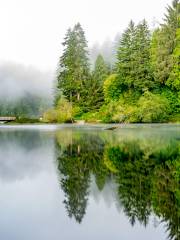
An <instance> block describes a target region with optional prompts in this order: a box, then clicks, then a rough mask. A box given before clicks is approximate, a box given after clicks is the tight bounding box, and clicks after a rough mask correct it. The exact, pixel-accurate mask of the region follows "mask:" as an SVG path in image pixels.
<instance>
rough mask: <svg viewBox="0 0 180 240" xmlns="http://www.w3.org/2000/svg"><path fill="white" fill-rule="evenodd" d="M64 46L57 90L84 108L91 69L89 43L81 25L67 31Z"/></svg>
mask: <svg viewBox="0 0 180 240" xmlns="http://www.w3.org/2000/svg"><path fill="white" fill-rule="evenodd" d="M63 46H64V51H63V54H62V56H61V58H60V62H59V72H58V77H57V79H58V84H57V88H58V90H59V91H61V92H62V94H63V96H65V97H66V98H67V99H68V100H69V101H70V102H72V103H74V104H75V105H78V106H80V107H82V108H83V103H84V101H85V100H86V96H87V88H86V85H87V82H88V81H89V75H90V67H89V59H88V50H87V41H86V38H85V34H84V31H83V29H82V27H81V25H80V24H79V23H78V24H76V25H75V26H74V28H73V29H72V30H71V29H69V30H68V31H67V34H66V37H65V40H64V43H63Z"/></svg>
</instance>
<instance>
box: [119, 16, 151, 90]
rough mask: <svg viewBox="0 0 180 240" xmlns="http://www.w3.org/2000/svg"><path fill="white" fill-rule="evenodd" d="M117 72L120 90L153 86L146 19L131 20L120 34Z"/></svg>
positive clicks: (143, 88)
mask: <svg viewBox="0 0 180 240" xmlns="http://www.w3.org/2000/svg"><path fill="white" fill-rule="evenodd" d="M117 61H118V62H117V72H118V75H119V80H120V82H121V83H122V84H121V85H122V90H127V89H128V90H129V89H134V90H136V91H140V92H143V91H144V90H145V89H147V88H148V89H151V88H152V87H153V79H152V74H151V67H150V32H149V29H148V26H147V23H146V21H145V20H144V21H142V22H141V23H140V24H138V25H137V26H135V25H134V23H133V22H132V21H131V22H130V24H129V26H128V28H127V30H126V31H125V32H124V34H123V35H122V38H121V40H120V45H119V49H118V53H117Z"/></svg>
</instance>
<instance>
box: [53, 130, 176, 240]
mask: <svg viewBox="0 0 180 240" xmlns="http://www.w3.org/2000/svg"><path fill="white" fill-rule="evenodd" d="M68 136H69V140H68V141H67V138H66V140H65V143H64V144H63V137H62V136H61V137H62V138H61V139H57V141H56V145H57V160H58V170H59V173H60V176H61V179H60V182H61V187H62V189H63V190H64V192H65V201H64V203H65V205H66V209H67V211H68V215H69V216H70V217H74V218H75V219H76V221H77V222H79V223H80V222H81V221H82V219H83V217H84V215H85V212H86V207H87V201H88V195H89V185H90V176H91V175H92V174H93V175H94V176H95V181H96V185H97V187H98V189H99V190H102V189H103V188H104V185H105V184H106V182H107V180H108V179H111V178H110V176H111V177H112V178H114V179H115V181H116V183H117V185H118V189H117V192H118V197H119V201H120V204H121V205H122V206H123V209H124V212H125V214H126V215H127V216H128V218H129V220H130V222H131V224H132V225H134V224H135V222H136V221H139V222H140V223H141V224H143V225H144V226H146V225H147V224H148V220H149V216H150V215H151V213H152V212H154V213H155V214H156V215H157V216H159V217H160V218H161V219H162V221H164V222H166V225H167V231H168V233H170V235H169V238H170V239H175V240H177V239H178V240H179V238H180V236H179V234H180V232H179V231H180V228H179V226H180V224H179V223H180V189H179V184H180V178H179V176H180V162H179V159H180V153H179V146H178V144H177V143H176V144H174V143H172V144H169V145H164V146H159V149H158V148H155V149H154V148H153V147H150V146H149V143H148V142H147V144H145V143H144V142H143V143H142V142H141V141H132V140H131V141H121V142H120V141H119V142H118V144H114V145H108V144H107V141H104V140H103V138H101V135H96V134H90V133H86V134H85V133H81V134H75V133H72V132H71V134H69V135H68Z"/></svg>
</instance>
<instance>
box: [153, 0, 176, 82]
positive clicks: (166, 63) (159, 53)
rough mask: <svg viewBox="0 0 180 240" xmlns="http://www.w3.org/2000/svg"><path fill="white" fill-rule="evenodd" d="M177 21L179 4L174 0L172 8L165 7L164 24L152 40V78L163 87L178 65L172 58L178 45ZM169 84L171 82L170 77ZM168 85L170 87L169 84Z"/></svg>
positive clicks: (174, 58)
mask: <svg viewBox="0 0 180 240" xmlns="http://www.w3.org/2000/svg"><path fill="white" fill-rule="evenodd" d="M179 19H180V3H179V0H174V1H173V2H172V6H168V7H167V14H166V15H165V19H164V24H162V25H161V27H160V29H159V30H157V31H156V32H155V34H154V36H153V40H152V42H153V51H152V55H153V56H152V59H153V67H154V77H155V79H156V81H157V82H159V83H161V84H163V85H165V84H166V82H167V80H168V78H169V77H170V75H171V72H172V71H176V70H175V69H174V64H178V62H177V58H176V57H174V56H173V53H174V54H175V55H176V53H175V52H176V51H175V49H176V47H177V46H178V44H179V43H178V42H179V41H178V40H177V35H178V29H179V27H180V26H179V25H180V23H179V21H180V20H179ZM154 38H155V39H154ZM173 69H174V70H173ZM174 76H176V74H175V75H174ZM175 78H176V77H175ZM170 82H172V75H171V80H170ZM168 84H169V85H171V84H170V83H168Z"/></svg>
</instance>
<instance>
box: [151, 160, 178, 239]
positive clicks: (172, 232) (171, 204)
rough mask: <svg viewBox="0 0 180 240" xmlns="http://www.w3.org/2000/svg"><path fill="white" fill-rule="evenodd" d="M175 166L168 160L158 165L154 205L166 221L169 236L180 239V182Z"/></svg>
mask: <svg viewBox="0 0 180 240" xmlns="http://www.w3.org/2000/svg"><path fill="white" fill-rule="evenodd" d="M174 172H175V166H174V164H173V163H172V162H170V161H168V162H166V163H165V164H163V165H160V166H158V167H156V169H155V172H154V178H153V190H154V191H153V196H152V197H153V207H154V211H155V213H156V215H158V216H160V217H161V218H162V219H163V220H162V221H163V222H165V223H166V227H167V231H168V232H169V238H170V239H175V240H179V239H180V195H178V194H177V193H178V189H179V186H180V182H178V181H177V180H176V179H175V177H174Z"/></svg>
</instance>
